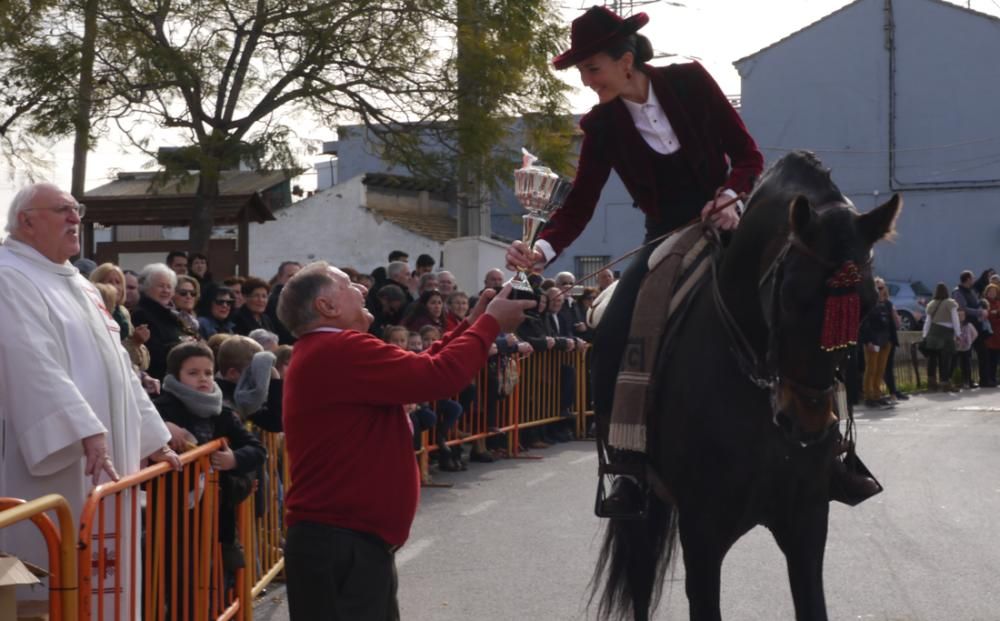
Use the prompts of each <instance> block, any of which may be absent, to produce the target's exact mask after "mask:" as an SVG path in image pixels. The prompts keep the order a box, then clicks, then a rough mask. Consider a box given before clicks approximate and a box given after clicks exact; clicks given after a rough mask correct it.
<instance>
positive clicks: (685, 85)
mask: <svg viewBox="0 0 1000 621" xmlns="http://www.w3.org/2000/svg"><path fill="white" fill-rule="evenodd" d="M649 80H650V85H651V87H652V89H653V90H654V91H655V93H656V98H657V99H658V100H659V102H660V105H661V106H662V107H663V111H664V113H666V115H667V118H668V119H669V120H670V125H671V126H672V127H673V129H674V132H675V133H676V134H677V139H678V140H679V141H680V144H681V150H680V153H681V154H682V155H683V157H685V158H687V160H688V163H689V164H690V168H691V170H693V171H694V174H695V175H696V176H697V182H698V184H699V185H700V186H702V187H703V188H704V189H705V191H706V194H707V195H712V194H714V193H715V190H716V189H718V188H720V187H721V188H728V189H730V190H733V191H734V192H737V193H740V192H748V193H749V192H750V190H751V189H752V188H753V184H754V182H755V181H756V178H757V177H758V176H759V175H760V173H761V170H762V169H763V167H764V158H763V156H761V154H760V151H758V150H757V145H756V143H754V141H753V138H751V137H750V134H749V133H747V129H746V126H745V125H743V120H742V119H741V118H740V116H739V115H738V114H737V113H736V110H734V109H733V107H732V106H731V105H730V104H729V100H727V99H726V96H725V95H723V93H722V90H720V89H719V86H718V84H716V83H715V80H713V79H712V76H710V75H709V74H708V72H707V71H705V69H704V68H703V67H702V66H701V65H700V64H698V63H696V62H692V63H684V64H677V65H670V66H668V67H662V68H651V70H650V73H649ZM580 128H581V129H583V145H582V147H581V149H580V162H579V165H578V166H577V171H576V178H575V179H574V180H573V189H572V190H571V191H570V193H569V196H568V197H567V199H566V203H565V205H563V207H562V208H561V209H559V210H558V211H556V212H555V214H554V215H553V217H552V219H551V220H550V221H549V223H548V225H547V226H546V228H545V230H544V231H543V232H542V233H541V235H540V236H539V237H540V239H544V240H545V241H547V242H548V243H549V244H551V245H552V248H553V249H554V250H555V251H556V254H559V253H561V252H562V251H563V250H564V249H565V248H566V247H567V246H569V245H570V244H571V243H573V240H575V239H576V238H577V236H579V235H580V233H581V232H583V229H584V228H585V227H586V226H587V223H588V222H589V221H590V218H591V216H593V214H594V208H595V207H596V205H597V199H598V198H599V197H600V195H601V190H602V189H603V188H604V184H605V183H606V182H607V180H608V175H609V174H610V173H611V170H612V169H614V171H615V172H617V173H618V176H619V177H621V180H622V181H623V182H624V184H625V188H626V189H628V191H629V194H631V195H632V200H634V201H635V202H636V204H637V205H638V206H639V208H640V209H642V210H643V212H645V213H646V214H655V213H656V210H657V209H658V207H659V202H658V197H657V196H656V179H657V177H658V176H657V171H656V169H655V168H654V167H653V160H652V159H651V158H648V157H645V154H644V150H646V149H648V148H649V147H647V145H646V144H645V143H644V141H643V139H642V136H641V135H640V134H639V130H637V129H636V128H635V124H634V122H633V121H632V116H631V115H630V114H629V111H628V108H626V107H625V103H624V102H622V100H621V99H620V98H616V99H614V100H613V101H610V102H608V103H605V104H598V105H596V106H594V107H593V109H591V111H590V112H588V113H587V114H586V115H584V117H583V118H582V119H581V120H580Z"/></svg>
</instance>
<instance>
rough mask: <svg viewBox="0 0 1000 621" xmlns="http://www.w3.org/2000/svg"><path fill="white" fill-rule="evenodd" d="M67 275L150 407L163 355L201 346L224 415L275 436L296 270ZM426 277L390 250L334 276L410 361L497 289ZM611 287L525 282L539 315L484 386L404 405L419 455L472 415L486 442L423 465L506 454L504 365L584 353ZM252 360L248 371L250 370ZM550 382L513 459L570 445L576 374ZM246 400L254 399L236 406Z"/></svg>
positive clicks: (501, 341) (86, 265) (193, 261)
mask: <svg viewBox="0 0 1000 621" xmlns="http://www.w3.org/2000/svg"><path fill="white" fill-rule="evenodd" d="M77 266H78V267H79V268H81V271H82V272H87V271H88V270H92V271H90V273H89V274H87V273H85V274H84V275H85V276H87V277H89V278H90V279H91V281H92V282H94V283H97V284H100V286H101V287H102V288H101V291H102V293H103V294H104V295H105V304H106V306H107V307H108V309H109V310H110V312H111V314H112V316H113V317H114V319H115V321H116V322H118V324H119V325H120V326H121V335H122V342H123V344H124V345H125V347H126V349H127V351H128V352H129V355H130V358H131V360H132V363H133V365H134V367H135V370H136V372H137V373H138V374H140V376H141V377H142V379H143V385H144V386H145V387H146V389H147V391H148V392H149V393H150V395H151V396H152V397H154V398H155V397H157V395H160V394H161V391H162V390H163V385H164V384H165V382H166V381H167V379H168V377H170V376H171V373H170V365H169V363H168V360H169V356H170V352H171V351H172V350H175V349H176V348H177V347H178V346H180V345H187V344H191V343H201V344H202V346H201V347H200V348H199V349H198V351H199V352H201V353H200V358H199V357H198V356H194V358H197V359H198V360H205V359H209V357H208V356H207V355H206V354H205V352H209V353H211V360H212V361H213V364H214V374H215V381H216V383H217V384H218V385H219V386H220V387H221V388H220V389H221V390H222V393H223V395H224V396H225V399H226V400H225V402H224V403H225V404H226V407H227V408H230V409H231V410H232V411H233V412H235V413H236V414H237V415H238V416H239V417H240V418H241V419H242V420H252V421H253V422H255V423H256V424H257V425H258V426H259V427H262V428H263V429H265V430H268V431H281V394H282V386H281V382H282V379H281V378H282V375H283V370H284V369H285V368H287V366H288V362H289V360H290V359H291V356H292V352H293V351H294V342H295V339H294V337H293V336H292V335H291V333H289V331H288V330H287V329H285V326H284V325H282V323H281V321H280V320H279V318H278V316H277V300H278V297H279V295H280V293H281V290H282V288H283V287H284V285H285V283H286V282H287V281H288V280H289V279H290V278H291V277H292V276H293V275H294V274H295V273H296V272H297V271H298V270H300V269H301V267H302V265H301V264H300V263H298V262H295V261H285V262H283V263H281V265H280V266H279V267H278V270H277V272H276V273H275V274H274V276H272V277H271V278H270V279H269V280H264V279H263V278H259V277H255V276H229V277H222V278H218V279H217V278H216V277H213V275H212V271H211V269H210V268H211V266H210V264H209V259H208V257H206V256H205V255H202V254H197V253H193V254H190V255H188V254H186V253H184V252H181V251H172V252H170V253H169V254H168V255H167V256H166V258H165V259H164V262H163V263H152V264H149V265H146V266H145V267H143V268H142V270H140V271H139V272H138V273H136V272H132V271H129V270H126V271H122V270H121V269H120V268H119V267H118V266H116V265H113V264H110V263H106V264H103V265H99V266H95V265H93V263H92V262H89V261H83V260H81V261H80V262H78V265H77ZM434 268H435V261H434V259H433V258H432V257H430V256H429V255H420V256H418V257H417V259H416V262H415V265H414V267H413V268H412V269H411V267H410V258H409V255H408V254H407V253H405V252H402V251H398V250H397V251H393V252H392V253H390V254H389V256H388V261H387V263H386V265H385V266H382V267H378V268H376V269H375V270H373V271H372V272H371V273H370V274H368V273H364V272H361V271H359V270H356V269H353V268H351V267H345V268H344V272H345V273H346V274H348V276H349V277H350V279H351V280H352V281H353V282H355V283H359V284H361V285H364V286H365V287H366V288H367V289H368V297H367V299H366V305H367V307H368V308H369V310H370V311H371V312H372V314H373V315H374V317H375V320H374V321H373V323H372V326H371V329H370V330H371V332H372V333H373V334H375V335H376V336H378V337H379V338H382V339H384V340H385V341H387V342H390V343H393V344H396V345H397V346H399V347H402V348H405V349H408V350H410V351H418V352H419V351H423V350H425V349H428V348H429V347H431V345H432V344H433V343H434V342H435V341H437V340H439V339H441V338H442V336H443V335H444V334H446V333H447V332H448V331H450V330H452V329H454V328H455V327H457V326H458V325H459V324H460V323H461V322H462V320H463V319H464V318H465V317H466V315H467V314H468V313H469V309H470V308H471V307H472V306H473V305H474V304H475V302H476V300H477V298H478V297H479V296H480V295H481V293H482V291H483V290H485V289H486V288H492V289H499V288H500V287H502V286H503V284H504V281H505V276H504V273H503V272H502V271H501V270H500V269H499V268H495V269H490V270H488V271H487V272H486V274H484V277H483V284H482V287H481V288H480V289H479V290H477V291H468V292H467V291H461V290H459V288H458V286H457V283H456V280H455V276H454V275H453V274H452V273H451V272H448V271H446V270H438V271H435V269H434ZM614 279H615V276H614V274H613V273H612V272H611V271H610V270H605V272H603V273H602V274H600V275H599V277H598V279H597V281H598V284H599V285H600V286H599V287H579V286H577V284H576V278H575V276H574V275H573V274H572V273H570V272H561V273H559V274H557V275H556V276H555V277H554V278H550V279H543V278H541V277H539V276H537V275H533V276H532V277H531V279H530V280H531V284H532V286H533V287H534V288H535V290H536V294H537V296H538V298H539V300H540V304H539V310H538V312H537V313H534V314H532V316H531V317H530V319H529V320H528V321H526V322H525V323H524V324H523V325H522V327H521V328H520V329H519V330H518V331H517V332H516V333H511V334H506V333H502V334H500V335H499V337H498V338H497V340H496V342H495V343H494V344H493V346H492V347H491V350H490V353H491V356H490V359H489V362H488V365H487V372H486V373H485V377H486V378H487V379H486V386H477V385H476V383H475V382H473V383H470V385H469V386H467V387H466V389H465V390H463V391H462V392H461V393H460V394H458V395H455V397H454V398H453V399H445V400H439V401H437V402H435V403H415V404H409V405H408V406H407V411H408V412H409V413H410V417H411V421H412V423H413V428H414V448H415V449H416V450H418V451H419V449H420V448H421V447H422V437H423V434H422V432H423V431H431V432H432V437H433V438H435V439H439V440H440V441H441V442H442V446H443V442H444V441H445V440H456V439H459V440H461V439H464V437H465V436H466V435H467V433H466V432H462V431H459V424H458V423H459V421H460V420H461V419H462V416H468V415H470V412H471V413H477V412H479V411H480V410H479V409H478V408H482V411H483V412H484V413H485V416H486V421H487V425H488V428H489V431H490V432H491V433H492V434H493V437H491V438H477V439H475V440H474V441H472V442H471V443H470V444H471V445H472V450H471V452H469V453H468V454H467V455H466V454H464V452H463V450H462V448H461V447H462V444H461V443H454V446H453V447H451V448H448V447H445V449H444V450H438V451H435V452H434V454H433V462H434V463H435V464H436V466H437V468H438V469H439V470H441V471H458V470H464V469H466V468H467V462H468V461H476V462H484V463H489V462H493V461H495V460H496V459H498V458H501V457H506V456H508V455H507V447H508V438H507V437H505V436H504V435H503V434H501V433H499V431H498V429H499V425H500V422H499V421H498V412H499V411H500V408H501V406H502V405H503V403H504V400H505V399H506V398H508V396H509V393H510V389H511V383H512V382H513V381H515V380H512V379H511V377H510V374H509V370H510V368H511V364H512V361H514V360H515V359H523V358H526V357H528V356H530V355H531V354H532V353H536V352H543V351H548V350H554V351H576V350H579V349H586V348H588V347H589V343H590V341H591V340H592V337H593V333H592V330H591V329H590V328H588V327H587V321H586V314H587V309H588V308H589V307H590V305H591V304H592V303H593V300H594V298H595V297H596V296H597V295H598V293H599V292H600V291H601V290H603V289H605V288H607V287H608V286H609V285H610V284H611V283H612V282H613V281H614ZM237 337H245V338H237ZM183 351H187V350H186V349H185V350H183ZM192 351H193V350H192ZM257 352H267V354H268V356H269V357H266V358H262V359H260V360H257V359H256V358H255V356H254V354H255V353H257ZM255 360H257V362H259V363H260V364H259V365H257V366H255V365H254V361H255ZM192 364H194V363H192ZM559 373H560V374H561V386H562V388H561V394H560V395H559V411H560V413H561V415H562V417H563V419H564V420H560V421H555V422H551V423H549V424H546V425H542V426H541V427H536V428H532V429H530V430H523V431H522V432H521V434H520V443H521V446H520V448H521V449H522V450H530V449H540V448H546V447H548V446H550V445H551V444H554V443H557V442H565V441H568V440H569V439H571V437H572V429H573V426H574V424H575V423H574V421H575V419H574V417H573V416H574V415H573V413H574V412H575V411H576V408H575V405H576V404H575V403H574V399H575V397H576V385H575V382H576V374H575V370H574V369H573V368H572V367H570V366H569V365H564V366H563V367H562V368H561V369H559ZM482 377H484V375H482V374H481V375H480V378H482ZM176 381H179V378H174V380H172V381H171V383H172V384H173V385H175V386H176ZM480 381H482V380H481V379H480ZM254 390H256V391H257V392H256V393H255V392H253V391H254ZM248 394H252V395H253V396H254V397H253V398H251V399H248V398H247V395H248ZM477 401H485V403H477ZM168 427H169V428H170V429H171V432H172V433H173V435H174V437H173V442H174V445H175V446H177V447H183V446H185V443H187V442H191V441H192V438H191V437H190V436H188V435H186V434H185V433H182V431H181V430H178V429H177V428H176V426H175V425H170V426H168ZM194 444H197V442H194Z"/></svg>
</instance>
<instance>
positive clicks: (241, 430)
mask: <svg viewBox="0 0 1000 621" xmlns="http://www.w3.org/2000/svg"><path fill="white" fill-rule="evenodd" d="M214 374H215V360H214V358H213V356H212V350H211V349H209V348H208V346H207V345H205V344H204V343H181V344H180V345H177V346H175V347H174V348H173V349H171V350H170V353H169V354H168V355H167V375H166V377H165V378H164V380H163V387H162V394H161V395H160V396H159V397H157V398H156V400H155V401H154V404H155V405H156V409H157V410H158V411H159V412H160V416H161V417H162V418H163V420H164V421H165V422H166V423H167V427H168V428H169V429H170V431H171V441H170V446H171V448H173V449H174V450H176V451H178V452H183V451H185V450H188V449H190V448H193V446H196V445H200V444H205V443H206V442H211V441H212V440H215V439H217V438H225V439H226V441H227V442H228V446H226V447H224V448H222V449H219V450H218V451H216V452H215V453H213V454H212V457H211V463H212V467H213V468H214V469H215V470H217V471H219V472H220V473H222V474H221V475H220V477H219V490H220V491H219V505H220V506H219V542H220V543H221V544H222V558H223V565H224V567H225V569H226V571H228V572H234V571H235V570H236V569H238V568H240V567H243V566H244V565H245V559H244V558H243V552H242V548H241V547H240V545H239V543H238V540H237V538H236V506H237V505H238V504H239V503H240V502H241V501H243V499H245V498H246V497H247V496H249V495H250V492H251V491H252V489H253V478H252V475H253V473H254V471H256V470H257V469H258V468H259V467H260V466H262V465H263V464H264V461H265V460H266V459H267V451H266V450H265V449H264V446H263V445H262V444H261V443H260V440H258V439H257V438H256V437H255V436H254V435H253V434H252V433H250V432H249V431H247V429H246V428H245V427H244V426H243V424H242V423H241V421H240V419H239V417H237V416H236V414H235V413H234V412H233V411H232V410H231V409H230V408H228V407H226V406H224V405H223V402H222V389H221V388H219V386H218V384H216V383H215V381H214V380H213V376H214ZM182 566H183V565H182Z"/></svg>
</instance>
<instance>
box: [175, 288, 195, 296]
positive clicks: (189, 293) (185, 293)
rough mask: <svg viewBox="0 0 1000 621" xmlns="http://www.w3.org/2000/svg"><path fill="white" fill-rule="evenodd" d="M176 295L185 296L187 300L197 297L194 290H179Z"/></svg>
mask: <svg viewBox="0 0 1000 621" xmlns="http://www.w3.org/2000/svg"><path fill="white" fill-rule="evenodd" d="M176 294H177V295H183V296H184V297H186V298H193V297H194V296H195V292H194V289H178V290H177V291H176Z"/></svg>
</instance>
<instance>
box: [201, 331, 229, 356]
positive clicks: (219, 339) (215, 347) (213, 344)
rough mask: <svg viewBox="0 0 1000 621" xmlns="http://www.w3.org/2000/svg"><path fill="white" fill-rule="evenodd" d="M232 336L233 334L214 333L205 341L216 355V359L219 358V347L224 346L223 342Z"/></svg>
mask: <svg viewBox="0 0 1000 621" xmlns="http://www.w3.org/2000/svg"><path fill="white" fill-rule="evenodd" d="M232 336H233V335H232V334H213V335H212V336H210V337H208V340H207V341H206V342H205V343H206V344H207V345H208V348H209V349H211V350H212V355H213V356H215V359H216V360H218V359H219V348H220V347H222V344H223V343H224V342H225V341H226V339H228V338H230V337H232Z"/></svg>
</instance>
